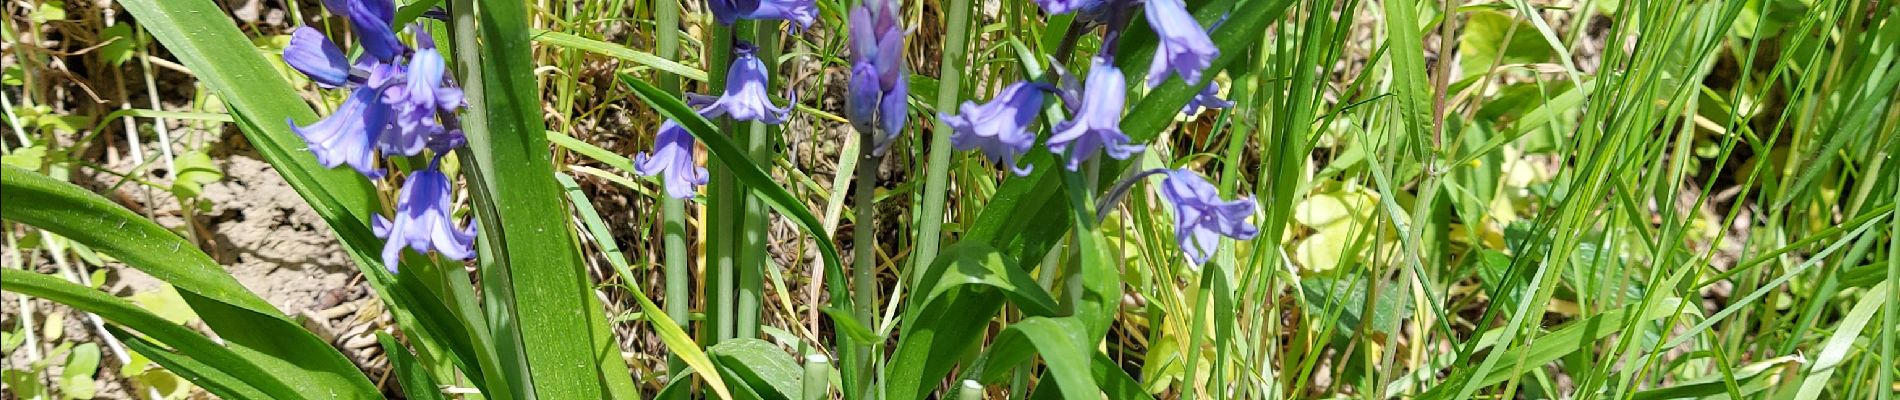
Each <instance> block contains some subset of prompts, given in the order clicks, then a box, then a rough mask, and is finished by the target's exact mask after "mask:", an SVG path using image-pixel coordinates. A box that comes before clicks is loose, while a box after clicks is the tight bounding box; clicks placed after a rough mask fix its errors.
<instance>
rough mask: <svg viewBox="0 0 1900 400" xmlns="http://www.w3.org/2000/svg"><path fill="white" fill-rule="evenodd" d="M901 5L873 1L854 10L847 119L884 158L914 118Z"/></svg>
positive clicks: (846, 98) (868, 1) (883, 0)
mask: <svg viewBox="0 0 1900 400" xmlns="http://www.w3.org/2000/svg"><path fill="white" fill-rule="evenodd" d="M897 8H898V5H897V3H896V2H895V1H888V0H867V1H865V2H864V3H863V4H861V5H859V6H858V7H856V8H852V9H851V16H850V26H849V30H850V32H849V34H850V36H851V58H852V67H851V80H850V83H849V86H847V87H846V96H845V103H846V108H845V112H846V117H847V118H848V119H850V120H851V125H852V127H854V128H857V129H858V131H859V132H864V133H870V134H872V135H871V137H872V138H873V139H874V143H872V146H873V147H872V149H871V153H872V154H874V155H883V154H884V152H885V151H887V150H888V149H889V148H890V145H891V143H892V142H895V141H896V140H897V136H898V134H900V133H903V131H904V123H905V120H906V119H907V118H908V117H909V114H910V103H909V97H908V96H909V93H910V82H909V79H907V78H908V77H907V76H906V74H905V73H904V69H905V68H904V35H905V32H904V29H903V27H901V26H898V18H897Z"/></svg>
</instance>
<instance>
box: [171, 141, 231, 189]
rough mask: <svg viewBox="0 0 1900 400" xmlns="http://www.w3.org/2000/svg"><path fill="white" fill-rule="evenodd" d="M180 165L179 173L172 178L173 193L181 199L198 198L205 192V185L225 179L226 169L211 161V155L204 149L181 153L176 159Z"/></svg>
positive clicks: (176, 163)
mask: <svg viewBox="0 0 1900 400" xmlns="http://www.w3.org/2000/svg"><path fill="white" fill-rule="evenodd" d="M174 163H175V165H177V166H178V171H177V175H176V177H175V178H173V179H172V195H174V196H178V198H181V199H192V198H197V197H198V194H200V193H203V192H204V185H205V184H209V183H212V182H217V181H218V180H219V179H224V171H223V170H219V169H218V165H217V164H214V163H212V162H211V156H210V155H208V154H205V153H204V152H202V151H197V150H193V151H187V152H184V153H179V154H178V157H177V158H176V159H175V160H174Z"/></svg>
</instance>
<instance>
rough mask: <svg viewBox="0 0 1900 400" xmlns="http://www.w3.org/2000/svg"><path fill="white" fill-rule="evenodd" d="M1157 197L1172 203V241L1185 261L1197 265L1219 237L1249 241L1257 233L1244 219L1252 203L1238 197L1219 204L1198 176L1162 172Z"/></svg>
mask: <svg viewBox="0 0 1900 400" xmlns="http://www.w3.org/2000/svg"><path fill="white" fill-rule="evenodd" d="M1165 173H1166V174H1167V178H1165V179H1163V180H1162V184H1161V194H1162V195H1164V196H1166V197H1167V199H1168V202H1169V203H1173V204H1174V235H1175V241H1176V243H1177V244H1179V245H1180V246H1181V254H1182V255H1183V256H1186V257H1187V260H1188V262H1191V263H1193V264H1194V265H1201V264H1204V263H1206V262H1207V259H1208V258H1210V257H1212V256H1213V255H1214V251H1215V250H1216V249H1219V248H1220V237H1221V236H1226V237H1230V238H1234V239H1236V240H1248V239H1253V238H1254V236H1255V235H1258V234H1259V233H1260V230H1259V229H1258V228H1255V227H1254V226H1253V224H1250V223H1247V217H1248V216H1251V215H1253V212H1254V207H1255V204H1254V201H1253V199H1251V198H1244V197H1243V198H1240V199H1236V200H1232V201H1223V200H1221V199H1220V194H1219V192H1217V191H1216V190H1215V189H1214V185H1213V184H1212V183H1208V182H1207V179H1206V178H1202V177H1201V175H1200V174H1196V173H1194V171H1189V170H1187V169H1185V168H1183V169H1172V170H1167V171H1165Z"/></svg>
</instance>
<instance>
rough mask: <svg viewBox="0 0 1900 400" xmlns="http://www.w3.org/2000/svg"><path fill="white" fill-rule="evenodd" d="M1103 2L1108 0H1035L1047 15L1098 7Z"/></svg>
mask: <svg viewBox="0 0 1900 400" xmlns="http://www.w3.org/2000/svg"><path fill="white" fill-rule="evenodd" d="M1105 3H1109V1H1108V0H1036V5H1039V6H1042V11H1043V12H1047V13H1049V15H1056V14H1067V13H1071V12H1075V11H1078V10H1084V9H1089V8H1098V7H1100V6H1101V5H1102V4H1105Z"/></svg>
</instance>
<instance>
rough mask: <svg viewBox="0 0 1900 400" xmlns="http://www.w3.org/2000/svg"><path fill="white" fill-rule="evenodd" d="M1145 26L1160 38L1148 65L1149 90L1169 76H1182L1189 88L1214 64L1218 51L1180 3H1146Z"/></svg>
mask: <svg viewBox="0 0 1900 400" xmlns="http://www.w3.org/2000/svg"><path fill="white" fill-rule="evenodd" d="M1143 8H1144V9H1145V10H1147V13H1146V14H1147V16H1148V26H1149V27H1150V28H1153V29H1154V31H1155V35H1157V36H1160V38H1161V42H1160V44H1159V46H1160V47H1159V48H1157V49H1155V58H1154V62H1153V63H1152V64H1149V66H1148V87H1155V86H1159V85H1161V82H1162V81H1165V80H1167V79H1168V74H1169V73H1174V74H1178V75H1181V80H1185V81H1187V82H1188V84H1190V85H1192V84H1195V83H1199V82H1200V81H1201V71H1203V70H1206V69H1207V67H1208V66H1209V65H1212V64H1213V63H1214V57H1216V56H1219V55H1220V49H1217V48H1215V47H1214V41H1213V39H1209V38H1208V37H1207V31H1206V30H1203V29H1201V24H1200V23H1199V22H1197V21H1195V20H1194V15H1193V14H1188V11H1187V6H1186V5H1184V4H1182V3H1181V0H1148V3H1147V5H1146V6H1144V7H1143Z"/></svg>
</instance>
